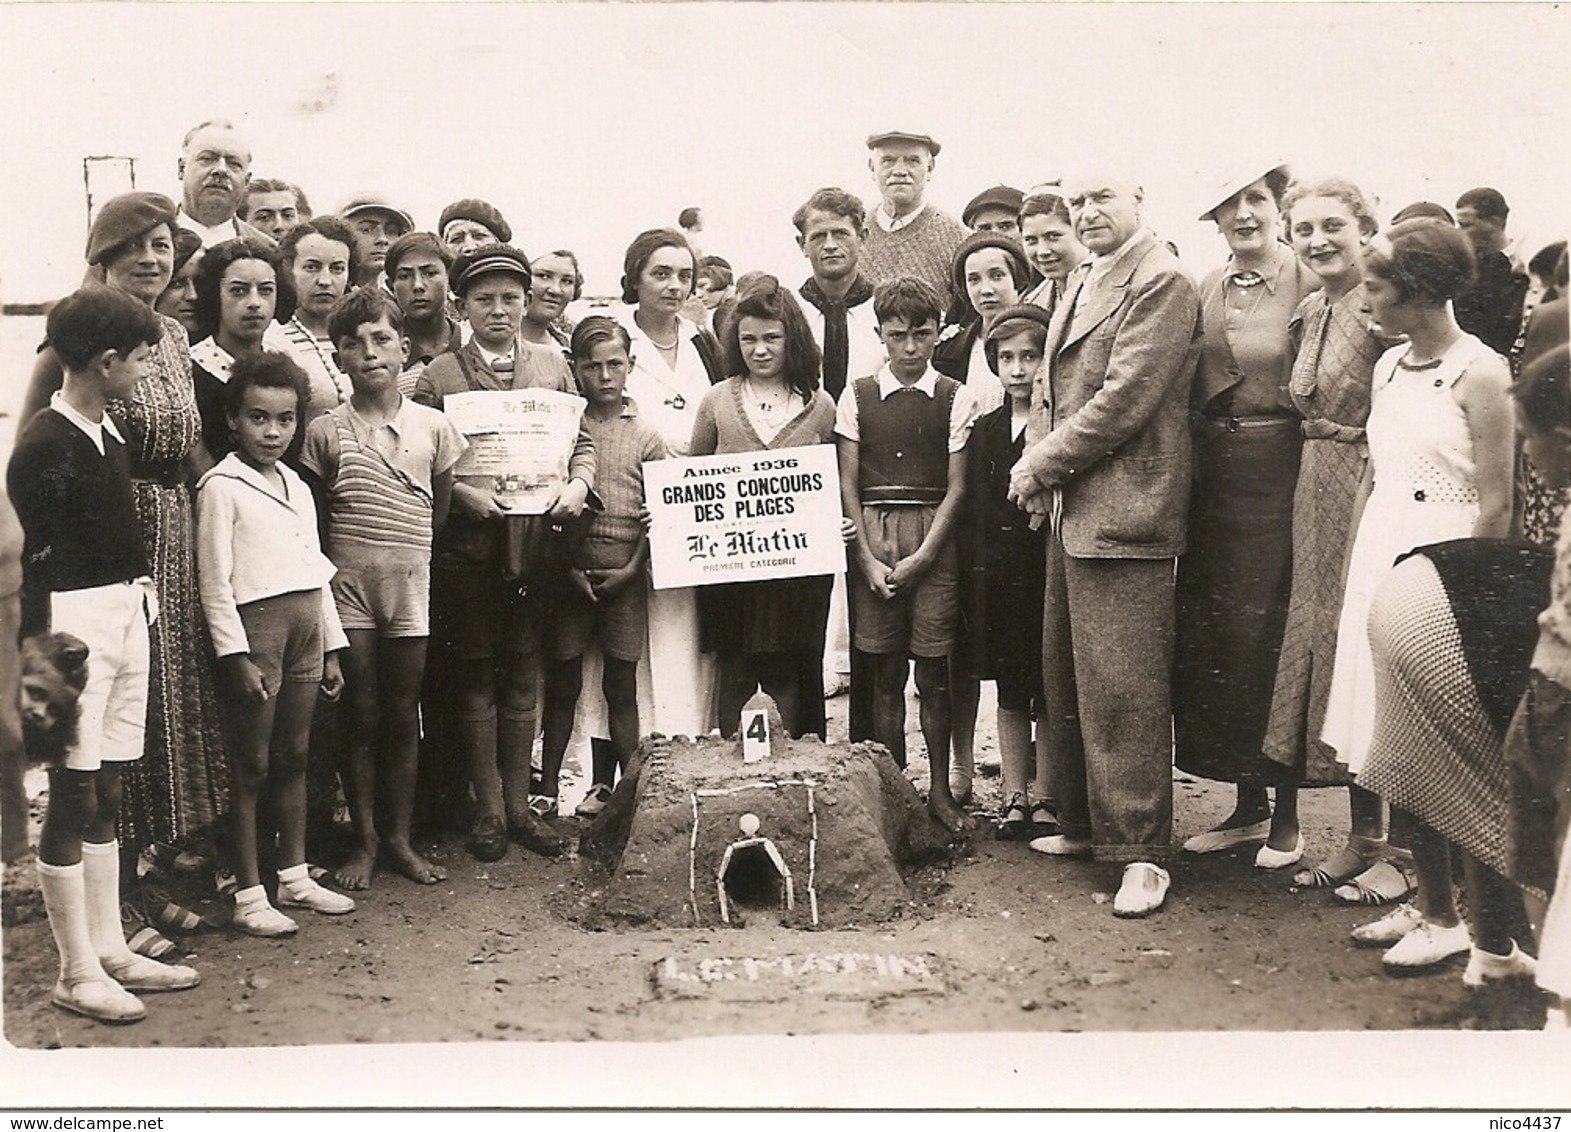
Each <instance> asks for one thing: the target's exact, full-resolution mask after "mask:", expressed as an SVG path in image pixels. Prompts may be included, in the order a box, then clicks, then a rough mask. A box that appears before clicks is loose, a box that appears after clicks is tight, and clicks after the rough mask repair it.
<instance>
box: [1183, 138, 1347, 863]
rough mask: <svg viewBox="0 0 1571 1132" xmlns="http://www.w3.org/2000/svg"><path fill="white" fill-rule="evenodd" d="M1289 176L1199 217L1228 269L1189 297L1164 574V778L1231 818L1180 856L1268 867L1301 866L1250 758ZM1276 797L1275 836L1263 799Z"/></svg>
mask: <svg viewBox="0 0 1571 1132" xmlns="http://www.w3.org/2000/svg"><path fill="white" fill-rule="evenodd" d="M1288 180H1289V178H1288V171H1287V167H1286V166H1284V165H1281V164H1272V165H1269V166H1265V167H1261V166H1253V167H1251V168H1250V169H1249V170H1248V172H1247V173H1246V174H1245V175H1243V176H1239V177H1235V178H1233V179H1232V180H1230V181H1228V182H1226V183H1224V184H1223V185H1222V187H1220V188H1219V189H1218V190H1217V191H1216V192H1215V194H1214V195H1212V196H1211V197H1209V198H1208V199H1209V201H1210V202H1211V207H1210V208H1208V209H1207V210H1206V211H1205V212H1204V213H1202V214H1201V217H1200V218H1201V219H1202V220H1211V221H1213V222H1214V223H1215V224H1216V227H1217V231H1218V232H1220V233H1221V234H1222V237H1223V238H1224V239H1225V240H1226V241H1227V246H1228V251H1229V253H1230V254H1229V256H1228V260H1227V263H1226V264H1224V265H1223V266H1222V267H1220V268H1218V269H1217V270H1215V271H1213V272H1212V273H1211V274H1210V275H1208V276H1207V277H1206V278H1205V281H1204V282H1203V283H1202V284H1201V287H1200V302H1201V317H1202V320H1203V323H1204V328H1205V341H1204V345H1203V347H1202V351H1201V355H1200V365H1199V368H1198V370H1197V371H1196V373H1195V382H1194V388H1193V393H1192V396H1191V400H1190V407H1191V410H1192V414H1191V421H1192V431H1193V437H1194V445H1195V449H1194V451H1195V456H1194V468H1195V476H1194V483H1193V487H1192V494H1191V499H1190V510H1189V545H1188V549H1187V550H1186V551H1185V553H1184V555H1183V557H1181V558H1180V559H1179V564H1178V590H1177V594H1178V623H1177V633H1178V635H1177V647H1176V653H1175V662H1174V676H1173V717H1174V733H1175V738H1176V752H1177V756H1176V761H1177V763H1178V766H1179V767H1180V768H1181V769H1183V770H1186V771H1188V772H1190V773H1191V774H1198V775H1201V776H1202V777H1205V778H1212V779H1217V780H1220V781H1224V782H1234V783H1237V784H1238V800H1237V804H1236V805H1235V807H1234V809H1233V812H1232V813H1231V814H1230V815H1229V816H1228V817H1226V818H1225V819H1224V820H1223V821H1222V822H1221V823H1220V824H1219V825H1218V826H1217V827H1216V828H1215V829H1212V830H1210V831H1208V832H1205V833H1201V834H1198V835H1196V836H1194V837H1191V838H1190V839H1189V840H1188V841H1186V842H1185V843H1184V848H1185V849H1187V850H1188V851H1189V852H1192V853H1210V852H1216V851H1219V850H1223V849H1229V848H1233V847H1235V846H1240V845H1250V844H1258V843H1260V842H1265V844H1264V845H1262V846H1261V848H1260V850H1259V853H1258V854H1257V856H1256V858H1255V863H1256V864H1257V865H1258V866H1260V867H1262V868H1273V869H1274V868H1281V867H1283V866H1285V865H1289V864H1292V863H1294V862H1295V861H1297V860H1298V859H1299V857H1301V856H1302V854H1303V841H1302V839H1301V838H1300V836H1299V833H1298V822H1297V817H1296V803H1295V801H1294V794H1293V791H1292V787H1291V785H1286V786H1284V785H1280V783H1281V781H1282V777H1281V776H1279V775H1277V776H1273V774H1272V773H1271V772H1272V771H1273V770H1274V769H1275V767H1276V764H1274V763H1271V762H1270V761H1269V760H1267V759H1265V758H1264V757H1263V755H1262V754H1261V741H1262V740H1263V738H1264V736H1265V728H1266V722H1267V719H1268V717H1269V715H1270V711H1271V687H1272V680H1273V677H1274V676H1275V674H1276V664H1277V654H1278V652H1279V651H1280V649H1281V644H1282V629H1283V625H1284V623H1285V621H1286V619H1287V605H1288V592H1289V587H1290V585H1291V580H1292V563H1293V489H1294V487H1295V485H1296V483H1297V480H1298V462H1299V449H1300V447H1301V445H1302V434H1301V433H1300V429H1299V425H1300V418H1299V415H1298V412H1297V410H1296V409H1294V407H1293V403H1292V401H1291V399H1290V398H1289V397H1288V392H1287V383H1288V377H1289V374H1290V373H1291V371H1292V365H1293V354H1294V350H1293V343H1292V341H1291V339H1290V336H1289V333H1288V325H1289V322H1290V321H1291V319H1292V317H1293V312H1294V310H1295V309H1296V308H1297V307H1298V304H1299V301H1300V300H1302V299H1303V297H1304V296H1305V295H1307V294H1308V293H1309V292H1311V291H1313V290H1314V289H1316V288H1317V287H1318V286H1319V283H1318V281H1317V280H1316V279H1315V277H1314V274H1313V273H1312V272H1311V271H1310V270H1309V268H1308V267H1307V266H1305V265H1304V264H1303V263H1301V262H1299V260H1298V259H1297V258H1296V257H1295V256H1294V255H1293V252H1292V249H1291V248H1289V247H1288V246H1287V245H1286V244H1285V243H1283V242H1282V239H1281V235H1282V232H1281V220H1282V212H1281V202H1282V196H1283V194H1284V192H1285V191H1286V189H1287V185H1288ZM1268 784H1277V805H1278V808H1279V809H1281V810H1282V811H1283V815H1282V817H1283V820H1282V823H1281V825H1282V828H1281V829H1280V830H1278V831H1275V832H1276V833H1277V834H1278V836H1275V837H1272V838H1271V839H1269V840H1268V834H1271V833H1272V832H1273V830H1272V827H1271V822H1270V817H1271V810H1270V808H1269V806H1268V803H1267V800H1266V787H1267V785H1268Z"/></svg>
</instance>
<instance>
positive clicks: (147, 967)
mask: <svg viewBox="0 0 1571 1132" xmlns="http://www.w3.org/2000/svg"><path fill="white" fill-rule="evenodd" d="M99 962H100V963H101V964H103V968H104V973H105V974H106V975H108V976H109V977H110V978H111V979H113V980H114V981H115V982H117V983H119V984H120V985H121V986H122V987H124V988H125V989H126V990H128V991H142V992H144V993H145V992H148V991H177V990H190V989H191V988H192V987H194V986H196V985H197V984H198V983H200V982H201V981H202V976H201V975H198V974H197V973H196V970H195V969H194V968H191V967H185V966H182V965H180V964H178V963H160V962H159V961H158V960H156V959H149V958H147V956H145V955H138V954H136V953H135V952H134V951H130V952H127V953H126V954H125V955H123V956H121V957H120V958H118V959H103V958H100V959H99Z"/></svg>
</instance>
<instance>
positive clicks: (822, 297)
mask: <svg viewBox="0 0 1571 1132" xmlns="http://www.w3.org/2000/svg"><path fill="white" fill-rule="evenodd" d="M872 297H873V285H872V284H871V283H869V282H868V281H867V280H866V279H865V278H863V277H862V276H860V275H858V276H857V277H856V281H855V282H854V283H852V284H851V289H850V290H849V291H847V292H846V297H845V298H844V299H838V300H837V299H831V298H830V297H829V296H828V295H826V294H824V289H823V288H822V287H820V286H819V285H818V280H816V279H809V280H808V281H807V282H806V283H804V284H802V298H804V299H806V300H807V301H808V302H810V303H812V304H813V305H814V306H815V307H817V308H818V309H819V311H821V312H822V313H823V316H824V392H825V393H827V394H829V396H830V398H831V399H832V400H834V401H836V402H838V401H839V400H840V394H841V393H842V392H843V391H844V390H845V387H846V369H847V367H849V366H850V364H851V335H850V332H849V330H848V329H847V328H846V311H847V310H848V309H850V308H851V307H856V306H861V305H862V304H863V303H865V302H867V301H868V300H869V299H871V298H872Z"/></svg>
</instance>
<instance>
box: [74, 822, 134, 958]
mask: <svg viewBox="0 0 1571 1132" xmlns="http://www.w3.org/2000/svg"><path fill="white" fill-rule="evenodd" d="M82 875H83V879H84V881H85V887H86V889H87V929H88V931H89V932H90V933H91V935H92V940H93V950H94V951H95V952H96V953H97V955H98V958H99V959H100V960H104V961H112V962H116V963H121V964H123V963H125V962H126V961H127V960H129V959H131V957H132V951H131V949H130V948H129V947H127V946H126V942H125V932H124V930H123V929H122V928H121V926H120V842H119V841H109V842H96V841H84V842H82Z"/></svg>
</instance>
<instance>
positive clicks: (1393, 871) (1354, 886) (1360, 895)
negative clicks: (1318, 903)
mask: <svg viewBox="0 0 1571 1132" xmlns="http://www.w3.org/2000/svg"><path fill="white" fill-rule="evenodd" d="M1411 891H1412V886H1411V885H1410V884H1408V882H1407V874H1406V873H1404V872H1403V871H1402V870H1401V869H1399V868H1397V867H1396V866H1395V865H1393V864H1392V863H1391V862H1390V861H1376V862H1375V863H1374V864H1373V865H1370V866H1369V868H1367V869H1365V870H1364V871H1363V872H1361V873H1359V874H1358V875H1357V876H1356V877H1354V878H1353V879H1352V880H1350V881H1348V882H1347V883H1346V884H1344V885H1341V886H1340V887H1338V888H1337V889H1336V890H1335V891H1334V892H1332V893H1331V895H1332V896H1335V897H1336V898H1337V899H1338V900H1340V901H1341V902H1342V903H1343V904H1395V903H1396V902H1397V901H1398V900H1405V899H1406V898H1407V894H1408V893H1409V892H1411Z"/></svg>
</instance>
